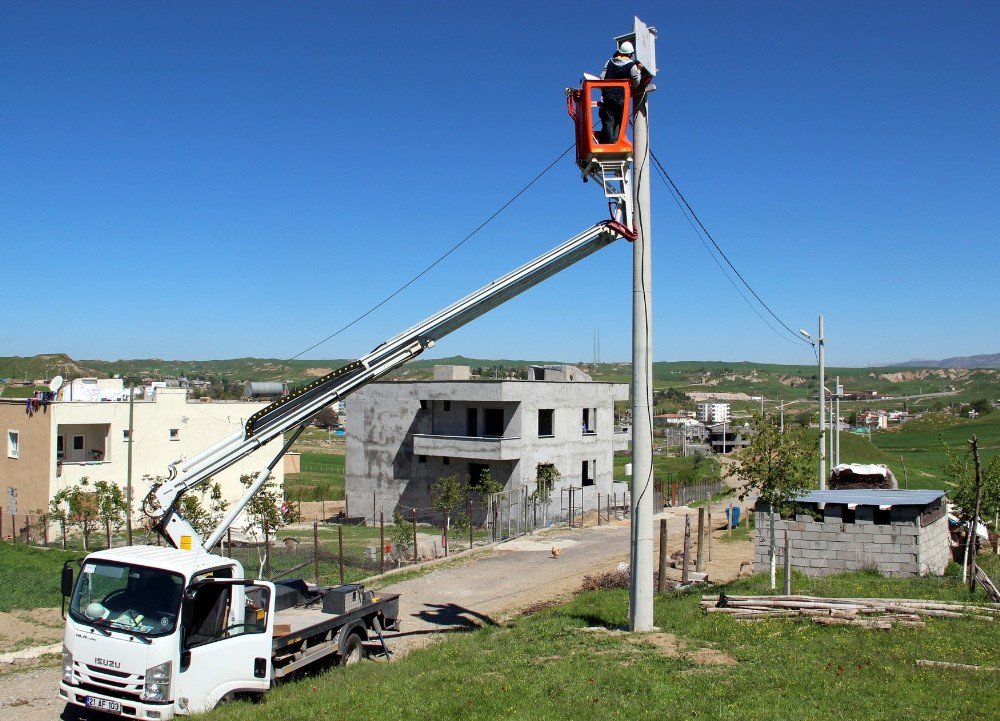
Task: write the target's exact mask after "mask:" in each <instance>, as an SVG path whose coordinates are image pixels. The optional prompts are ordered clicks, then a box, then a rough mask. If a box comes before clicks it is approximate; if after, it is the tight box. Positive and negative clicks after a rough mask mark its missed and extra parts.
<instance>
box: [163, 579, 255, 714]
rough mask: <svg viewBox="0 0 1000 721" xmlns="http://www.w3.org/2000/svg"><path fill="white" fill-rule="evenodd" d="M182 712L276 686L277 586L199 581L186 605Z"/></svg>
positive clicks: (180, 689) (180, 680) (180, 679)
mask: <svg viewBox="0 0 1000 721" xmlns="http://www.w3.org/2000/svg"><path fill="white" fill-rule="evenodd" d="M184 616H185V620H184V640H183V647H182V650H181V663H180V670H179V673H178V675H177V682H178V683H177V691H176V692H175V693H174V699H175V700H176V701H177V704H178V707H179V710H180V711H182V712H185V713H198V712H201V711H208V710H209V709H211V708H213V707H214V706H215V705H216V704H217V703H218V702H219V701H220V700H221V699H222V698H223V697H225V696H227V695H229V694H232V693H234V692H238V691H250V692H255V691H266V690H267V689H268V688H270V686H271V642H272V638H273V636H274V584H273V583H268V582H267V581H241V580H229V579H213V580H211V581H204V582H201V583H198V584H195V585H194V586H193V587H192V588H191V589H190V590H189V591H188V594H187V598H186V599H185V604H184Z"/></svg>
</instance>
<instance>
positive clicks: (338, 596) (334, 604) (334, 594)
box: [323, 583, 365, 616]
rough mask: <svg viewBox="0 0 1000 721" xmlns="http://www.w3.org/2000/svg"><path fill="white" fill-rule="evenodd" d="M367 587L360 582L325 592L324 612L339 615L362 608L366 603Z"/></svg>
mask: <svg viewBox="0 0 1000 721" xmlns="http://www.w3.org/2000/svg"><path fill="white" fill-rule="evenodd" d="M364 597H365V587H364V586H362V585H361V584H358V583H348V584H346V585H344V586H337V587H336V588H331V589H330V590H328V591H327V592H326V593H324V594H323V613H335V614H337V615H338V616H339V615H343V614H345V613H350V612H351V611H354V610H357V609H359V608H361V605H362V604H363V603H364Z"/></svg>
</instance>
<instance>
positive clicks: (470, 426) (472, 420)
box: [465, 408, 479, 437]
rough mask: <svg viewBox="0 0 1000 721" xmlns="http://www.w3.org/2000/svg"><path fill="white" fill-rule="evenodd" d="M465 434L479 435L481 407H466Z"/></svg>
mask: <svg viewBox="0 0 1000 721" xmlns="http://www.w3.org/2000/svg"><path fill="white" fill-rule="evenodd" d="M465 435H467V436H473V437H475V436H478V435H479V409H478V408H466V409H465Z"/></svg>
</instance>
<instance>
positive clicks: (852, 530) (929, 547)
mask: <svg viewBox="0 0 1000 721" xmlns="http://www.w3.org/2000/svg"><path fill="white" fill-rule="evenodd" d="M934 506H935V507H930V508H927V509H920V508H918V507H916V506H900V507H895V506H894V507H893V508H892V509H891V510H890V511H889V523H875V522H874V520H875V512H876V510H875V509H874V508H873V507H872V506H858V508H857V509H856V510H855V512H854V521H853V522H849V518H848V519H845V515H847V516H849V513H847V514H845V510H846V506H844V505H841V504H834V503H830V504H827V506H826V509H825V510H824V511H823V512H822V513H823V520H821V521H818V520H816V519H815V518H813V517H812V516H810V515H797V516H796V517H795V520H790V519H789V520H786V519H777V520H776V522H775V535H776V545H777V548H778V553H779V558H780V554H781V552H782V549H783V548H784V544H785V534H786V533H787V534H788V538H789V541H790V543H791V556H792V567H793V568H794V569H796V570H798V571H802V572H803V573H806V574H808V575H810V576H825V575H829V574H833V573H843V572H844V571H856V570H860V569H863V568H873V567H874V568H877V569H878V571H879V572H880V573H882V574H883V575H885V576H892V577H898V578H906V577H911V576H917V575H921V576H925V575H941V574H943V573H944V569H945V567H946V566H947V565H948V519H947V517H946V516H945V515H944V511H943V502H942V501H938V502H937V503H936V504H934ZM757 509H758V510H757V513H756V515H755V518H756V521H757V530H756V535H755V546H754V571H755V572H758V571H762V570H766V569H768V568H769V567H770V555H769V554H770V532H771V531H770V528H771V526H770V520H769V514H768V512H767V505H766V504H764V503H760V502H759V503H758V504H757ZM779 563H780V560H779Z"/></svg>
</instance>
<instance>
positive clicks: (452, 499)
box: [431, 476, 468, 538]
mask: <svg viewBox="0 0 1000 721" xmlns="http://www.w3.org/2000/svg"><path fill="white" fill-rule="evenodd" d="M467 497H468V487H467V486H463V485H462V483H461V482H460V481H459V480H458V476H443V477H441V478H438V479H437V480H436V481H434V483H433V485H432V486H431V498H432V503H433V504H434V508H435V509H436V510H438V511H440V512H441V513H443V514H444V534H445V537H446V538H447V536H448V527H449V525H451V524H450V521H451V512H452V511H453V510H454V509H455V507H456V506H461V505H462V504H463V503H464V502H465V499H466V498H467Z"/></svg>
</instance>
